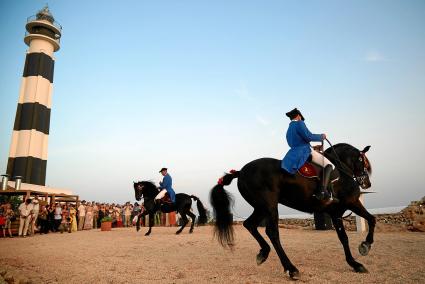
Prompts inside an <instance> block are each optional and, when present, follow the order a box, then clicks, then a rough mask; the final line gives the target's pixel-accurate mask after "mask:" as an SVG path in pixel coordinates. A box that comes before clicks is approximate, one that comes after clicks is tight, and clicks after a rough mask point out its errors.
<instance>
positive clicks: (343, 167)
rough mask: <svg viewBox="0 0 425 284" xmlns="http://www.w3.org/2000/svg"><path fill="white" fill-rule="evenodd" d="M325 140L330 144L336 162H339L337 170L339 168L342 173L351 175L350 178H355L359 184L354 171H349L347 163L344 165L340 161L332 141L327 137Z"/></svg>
mask: <svg viewBox="0 0 425 284" xmlns="http://www.w3.org/2000/svg"><path fill="white" fill-rule="evenodd" d="M325 140H326V142H328V144H329V145H330V146H331V149H332V151H333V153H334V154H335V158H336V161H337V162H338V164H339V169H338V170H341V172H343V173H344V174H346V175H348V176H349V177H351V178H353V179H355V180H356V182H357V183H358V184H359V185H361V183H360V182H359V180H358V177H357V176H356V175H355V174H354V171H351V169H350V168H348V167H347V165H345V164H344V163H343V162H342V161H341V159H340V158H339V156H338V154H337V153H336V151H335V148H334V146H333V145H332V143H331V142H330V141H329V140H328V138H325ZM350 172H351V173H350Z"/></svg>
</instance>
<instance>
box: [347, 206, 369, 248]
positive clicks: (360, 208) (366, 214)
mask: <svg viewBox="0 0 425 284" xmlns="http://www.w3.org/2000/svg"><path fill="white" fill-rule="evenodd" d="M349 209H350V210H351V211H353V212H354V213H355V214H357V215H358V216H360V217H362V218H364V219H366V221H367V224H368V226H369V232H368V233H367V236H366V240H365V241H364V242H362V243H361V244H360V246H359V251H360V254H361V255H367V254H368V253H369V250H370V248H371V246H372V244H373V233H374V231H375V224H376V219H375V217H374V216H373V215H372V214H370V213H369V212H368V211H367V210H366V208H364V206H363V204H361V203H360V201H357V202H356V203H354V204H352V205H350V206H349Z"/></svg>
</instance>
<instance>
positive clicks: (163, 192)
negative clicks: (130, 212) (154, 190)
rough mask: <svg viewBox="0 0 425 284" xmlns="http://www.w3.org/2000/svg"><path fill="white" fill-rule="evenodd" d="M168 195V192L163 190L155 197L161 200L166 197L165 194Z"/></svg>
mask: <svg viewBox="0 0 425 284" xmlns="http://www.w3.org/2000/svg"><path fill="white" fill-rule="evenodd" d="M166 193H167V190H165V189H163V190H161V191H160V192H159V193H158V194H157V195H156V196H155V200H157V199H161V198H163V197H164V196H165V194H166Z"/></svg>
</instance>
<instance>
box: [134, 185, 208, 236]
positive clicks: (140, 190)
mask: <svg viewBox="0 0 425 284" xmlns="http://www.w3.org/2000/svg"><path fill="white" fill-rule="evenodd" d="M134 192H135V194H136V200H137V201H140V199H141V198H142V197H143V198H144V207H145V210H144V211H143V212H142V213H140V214H139V215H138V219H137V226H136V228H137V231H139V230H140V219H141V217H144V216H145V215H149V230H148V231H147V232H146V234H145V236H149V235H150V233H151V230H152V226H153V223H154V215H155V212H157V211H161V212H164V213H169V212H172V211H176V212H177V213H179V214H180V216H181V218H182V220H183V223H182V225H181V227H180V229H179V230H178V231H177V232H176V234H180V233H181V232H182V231H183V229H184V228H185V227H186V225H187V223H188V222H189V220H188V219H187V216H186V215H189V216H190V217H191V218H192V224H191V225H190V230H189V233H192V232H193V226H194V225H195V217H196V215H195V214H193V213H192V212H191V211H190V209H191V207H192V198H193V199H194V200H195V201H196V206H197V208H198V212H199V219H198V224H205V223H206V222H207V212H206V210H205V207H204V205H203V204H202V202H201V200H199V198H197V197H196V196H194V195H187V194H185V193H178V194H176V203H175V204H172V203H160V202H159V201H157V202H156V201H155V196H156V195H157V194H158V193H159V189H158V188H157V187H156V186H155V184H153V183H152V182H150V181H139V182H135V183H134Z"/></svg>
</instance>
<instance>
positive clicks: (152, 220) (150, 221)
mask: <svg viewBox="0 0 425 284" xmlns="http://www.w3.org/2000/svg"><path fill="white" fill-rule="evenodd" d="M154 214H155V213H149V230H148V231H147V232H146V234H145V236H149V235H150V234H151V231H152V226H153V224H154V222H155V220H154V219H153V218H154V216H155V215H154Z"/></svg>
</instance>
